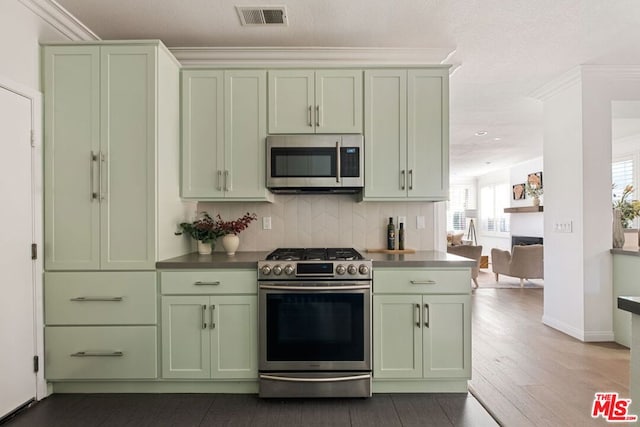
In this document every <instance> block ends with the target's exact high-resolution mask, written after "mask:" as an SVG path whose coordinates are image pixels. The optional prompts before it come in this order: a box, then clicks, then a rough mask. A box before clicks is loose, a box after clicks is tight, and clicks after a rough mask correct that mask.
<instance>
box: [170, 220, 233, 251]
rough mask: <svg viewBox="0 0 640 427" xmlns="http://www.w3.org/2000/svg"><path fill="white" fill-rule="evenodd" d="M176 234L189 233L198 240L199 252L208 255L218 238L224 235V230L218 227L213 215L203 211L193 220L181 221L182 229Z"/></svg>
mask: <svg viewBox="0 0 640 427" xmlns="http://www.w3.org/2000/svg"><path fill="white" fill-rule="evenodd" d="M176 234H178V235H179V234H188V235H189V236H191V237H192V238H194V239H195V240H197V241H198V253H199V254H201V255H208V254H210V253H211V251H212V250H213V246H214V245H215V242H216V239H217V238H218V237H220V236H222V232H221V231H220V230H219V229H218V228H217V227H216V222H215V221H214V220H213V218H211V216H210V215H209V214H208V213H206V212H202V213H200V215H199V216H198V217H197V218H196V219H195V220H194V221H192V222H181V223H180V231H179V232H177V233H176Z"/></svg>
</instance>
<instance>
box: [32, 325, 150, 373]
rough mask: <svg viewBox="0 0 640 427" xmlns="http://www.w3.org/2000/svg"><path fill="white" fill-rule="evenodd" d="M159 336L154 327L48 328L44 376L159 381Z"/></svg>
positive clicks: (46, 329) (46, 330)
mask: <svg viewBox="0 0 640 427" xmlns="http://www.w3.org/2000/svg"><path fill="white" fill-rule="evenodd" d="M156 336H157V333H156V327H155V326H47V327H46V328H45V358H44V360H45V377H46V378H47V379H48V380H63V379H126V378H156V377H157V372H158V369H157V360H158V359H157V339H156Z"/></svg>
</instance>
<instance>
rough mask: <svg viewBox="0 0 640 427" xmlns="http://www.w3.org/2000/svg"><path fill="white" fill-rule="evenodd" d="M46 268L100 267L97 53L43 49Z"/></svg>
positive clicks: (73, 48) (83, 49)
mask: <svg viewBox="0 0 640 427" xmlns="http://www.w3.org/2000/svg"><path fill="white" fill-rule="evenodd" d="M43 60H44V92H45V94H46V96H45V97H44V102H45V104H44V108H45V115H44V120H45V122H44V126H45V129H44V135H45V141H44V186H45V187H44V212H45V223H46V226H45V242H44V244H45V248H44V255H45V268H46V269H47V270H95V269H98V268H99V267H100V202H99V200H98V198H97V194H98V193H97V185H98V175H97V172H98V166H97V164H96V161H94V159H92V153H93V154H95V155H96V156H97V153H98V152H99V150H100V51H99V48H98V47H96V46H71V47H70V46H47V47H45V48H44V59H43Z"/></svg>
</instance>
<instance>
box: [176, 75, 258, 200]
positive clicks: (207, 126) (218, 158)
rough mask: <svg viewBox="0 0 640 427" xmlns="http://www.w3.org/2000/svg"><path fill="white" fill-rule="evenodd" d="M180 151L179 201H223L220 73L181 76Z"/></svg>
mask: <svg viewBox="0 0 640 427" xmlns="http://www.w3.org/2000/svg"><path fill="white" fill-rule="evenodd" d="M181 149H182V182H181V191H182V197H185V198H210V197H223V196H224V190H223V187H222V186H223V176H222V173H223V172H224V72H223V71H219V70H186V71H183V72H182V148H181ZM262 167H263V168H264V165H263V166H262Z"/></svg>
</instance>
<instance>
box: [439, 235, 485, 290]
mask: <svg viewBox="0 0 640 427" xmlns="http://www.w3.org/2000/svg"><path fill="white" fill-rule="evenodd" d="M447 253H450V254H453V255H459V256H461V257H465V258H470V259H472V260H474V261H475V262H476V266H475V267H473V268H471V279H472V280H473V283H474V284H475V285H476V286H475V287H476V288H477V287H478V272H479V271H480V259H481V258H482V246H472V245H459V246H448V247H447Z"/></svg>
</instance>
